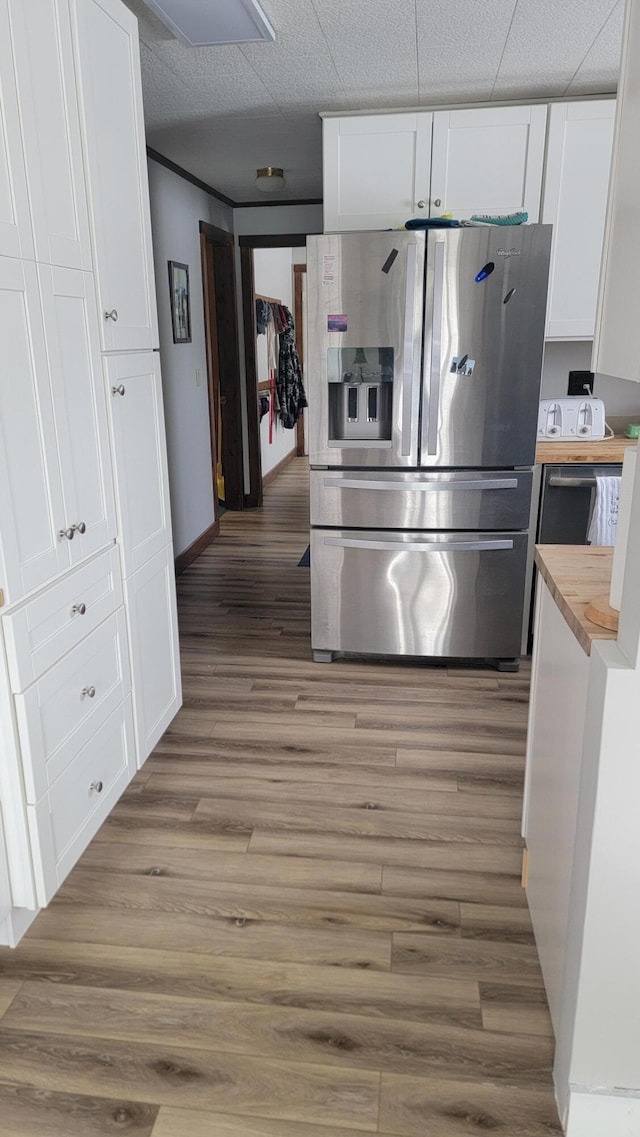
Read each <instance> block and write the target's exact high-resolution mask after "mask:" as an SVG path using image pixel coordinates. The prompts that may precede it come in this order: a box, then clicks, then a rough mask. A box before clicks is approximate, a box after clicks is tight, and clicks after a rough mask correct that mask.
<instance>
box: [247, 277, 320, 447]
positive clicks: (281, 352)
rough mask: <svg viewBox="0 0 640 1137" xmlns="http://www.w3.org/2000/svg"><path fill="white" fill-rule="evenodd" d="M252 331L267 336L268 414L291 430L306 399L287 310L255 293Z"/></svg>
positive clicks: (305, 403) (293, 333)
mask: <svg viewBox="0 0 640 1137" xmlns="http://www.w3.org/2000/svg"><path fill="white" fill-rule="evenodd" d="M256 331H257V333H258V335H264V334H266V336H267V360H268V367H269V375H270V376H273V377H274V382H273V384H272V415H273V413H274V412H277V414H278V417H279V420H280V422H281V423H282V425H283V426H284V427H285V428H286V429H287V430H293V429H294V427H295V425H296V423H297V421H298V419H299V418H300V415H301V414H302V412H303V410H304V408H305V407H306V406H308V403H307V397H306V395H305V391H304V384H303V381H302V368H301V367H300V360H299V359H298V352H297V350H296V343H295V329H294V323H293V316H292V315H291V312H290V310H289V309H288V308H287V307H286V305H284V304H278V303H275V302H268V301H267V300H265V299H264V298H262V297H256ZM270 441H271V438H270Z"/></svg>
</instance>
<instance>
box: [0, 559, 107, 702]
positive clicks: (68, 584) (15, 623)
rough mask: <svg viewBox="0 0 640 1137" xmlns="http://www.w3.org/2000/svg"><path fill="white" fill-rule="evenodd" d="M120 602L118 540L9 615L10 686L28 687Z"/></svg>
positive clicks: (6, 627) (5, 621)
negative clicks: (110, 547)
mask: <svg viewBox="0 0 640 1137" xmlns="http://www.w3.org/2000/svg"><path fill="white" fill-rule="evenodd" d="M121 604H122V580H121V576H120V564H119V560H118V553H117V549H116V547H115V545H114V547H113V548H112V549H109V550H108V552H106V553H103V554H102V555H101V556H99V557H96V559H95V560H93V561H90V562H89V563H88V564H85V565H82V567H81V568H78V569H76V571H75V572H71V573H69V575H68V576H65V577H64V579H63V580H59V581H57V583H56V584H54V585H52V587H51V588H48V589H47V590H46V592H42V593H41V594H40V595H39V596H36V597H35V598H34V599H33V600H30V601H28V603H26V604H24V605H23V606H22V607H21V608H18V609H16V611H15V612H11V613H10V614H9V615H7V616H5V617H4V618H3V625H4V633H5V642H6V645H7V657H8V661H9V673H10V677H11V688H12V690H13V691H24V689H25V687H28V686H29V684H30V683H33V681H34V679H37V678H38V677H39V676H40V675H42V674H43V672H45V671H46V670H47V668H49V667H51V666H52V664H54V663H56V661H57V660H58V659H60V658H61V657H62V656H63V655H64V654H65V653H66V652H68V651H69V650H70V649H71V648H72V647H75V645H76V644H77V643H79V642H80V641H81V640H82V639H84V637H85V636H86V635H87V632H90V631H92V629H93V628H95V627H97V625H98V624H100V623H102V621H103V620H104V619H105V618H106V617H107V616H109V615H110V614H111V613H112V612H115V610H116V608H119V607H120V605H121Z"/></svg>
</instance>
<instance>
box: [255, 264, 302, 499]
mask: <svg viewBox="0 0 640 1137" xmlns="http://www.w3.org/2000/svg"><path fill="white" fill-rule="evenodd" d="M292 254H293V249H290V248H288V249H254V251H253V275H254V286H255V290H256V293H262V295H263V296H272V297H273V299H274V300H281V301H282V303H283V304H284V305H285V307H286V308H289V310H290V311H291V312H293V267H292V266H293V256H292ZM256 339H257V345H256V365H257V370H258V383H262V382H264V381H265V380H267V379H268V378H269V368H268V365H267V337H266V335H264V336H257V337H256ZM260 447H261V452H262V476H263V477H264V475H265V474H268V473H269V471H270V470H273V468H274V466H277V465H278V462H281V461H282V459H283V458H286V456H287V454H290V453H291V451H292V450H295V448H296V432H295V430H286V429H285V428H284V427H283V425H282V423H281V422H280V420H279V419H278V417H277V415H276V416H275V419H274V424H273V441H272V442H271V443H270V442H269V416H268V415H265V417H264V418H263V419H262V421H261V423H260Z"/></svg>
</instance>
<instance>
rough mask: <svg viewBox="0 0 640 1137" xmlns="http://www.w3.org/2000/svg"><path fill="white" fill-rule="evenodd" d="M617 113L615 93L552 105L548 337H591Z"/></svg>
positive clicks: (546, 217)
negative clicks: (610, 97)
mask: <svg viewBox="0 0 640 1137" xmlns="http://www.w3.org/2000/svg"><path fill="white" fill-rule="evenodd" d="M615 113H616V104H615V100H614V99H598V100H594V101H593V102H590V101H587V102H582V103H580V102H576V103H555V104H554V105H553V106H552V107H551V113H550V117H549V141H548V146H547V165H546V173H545V186H544V202H543V207H542V220H543V221H544V222H545V223H548V224H550V225H553V245H552V250H551V271H550V276H549V305H548V308H547V339H593V334H594V331H595V322H596V303H597V299H598V281H599V277H600V261H601V258H602V239H603V235H604V220H605V214H606V209H607V191H608V188H609V174H610V169H611V150H612V147H613V126H614V120H615Z"/></svg>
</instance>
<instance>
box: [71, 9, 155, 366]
mask: <svg viewBox="0 0 640 1137" xmlns="http://www.w3.org/2000/svg"><path fill="white" fill-rule="evenodd" d="M71 4H72V13H73V16H74V38H75V46H76V64H77V69H78V76H79V88H80V89H79V97H80V107H81V120H82V134H83V144H84V150H85V156H86V161H87V165H88V177H89V208H90V218H91V227H92V234H93V243H94V253H95V262H96V271H97V279H98V295H99V300H100V325H101V336H102V346H103V348H104V350H105V351H136V350H139V349H148V348H153V347H156V346H157V342H158V333H157V315H156V309H155V287H154V283H153V260H152V252H151V223H150V219H149V187H148V182H147V164H146V152H145V135H144V123H143V119H142V90H141V85H140V57H139V47H138V25H137V21H136V19H135V17H134V16H133V15H132V14H131V12H130V11H129V10H128V9H127V8H126V7H125V5H124V4H121V3H120V0H71Z"/></svg>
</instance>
